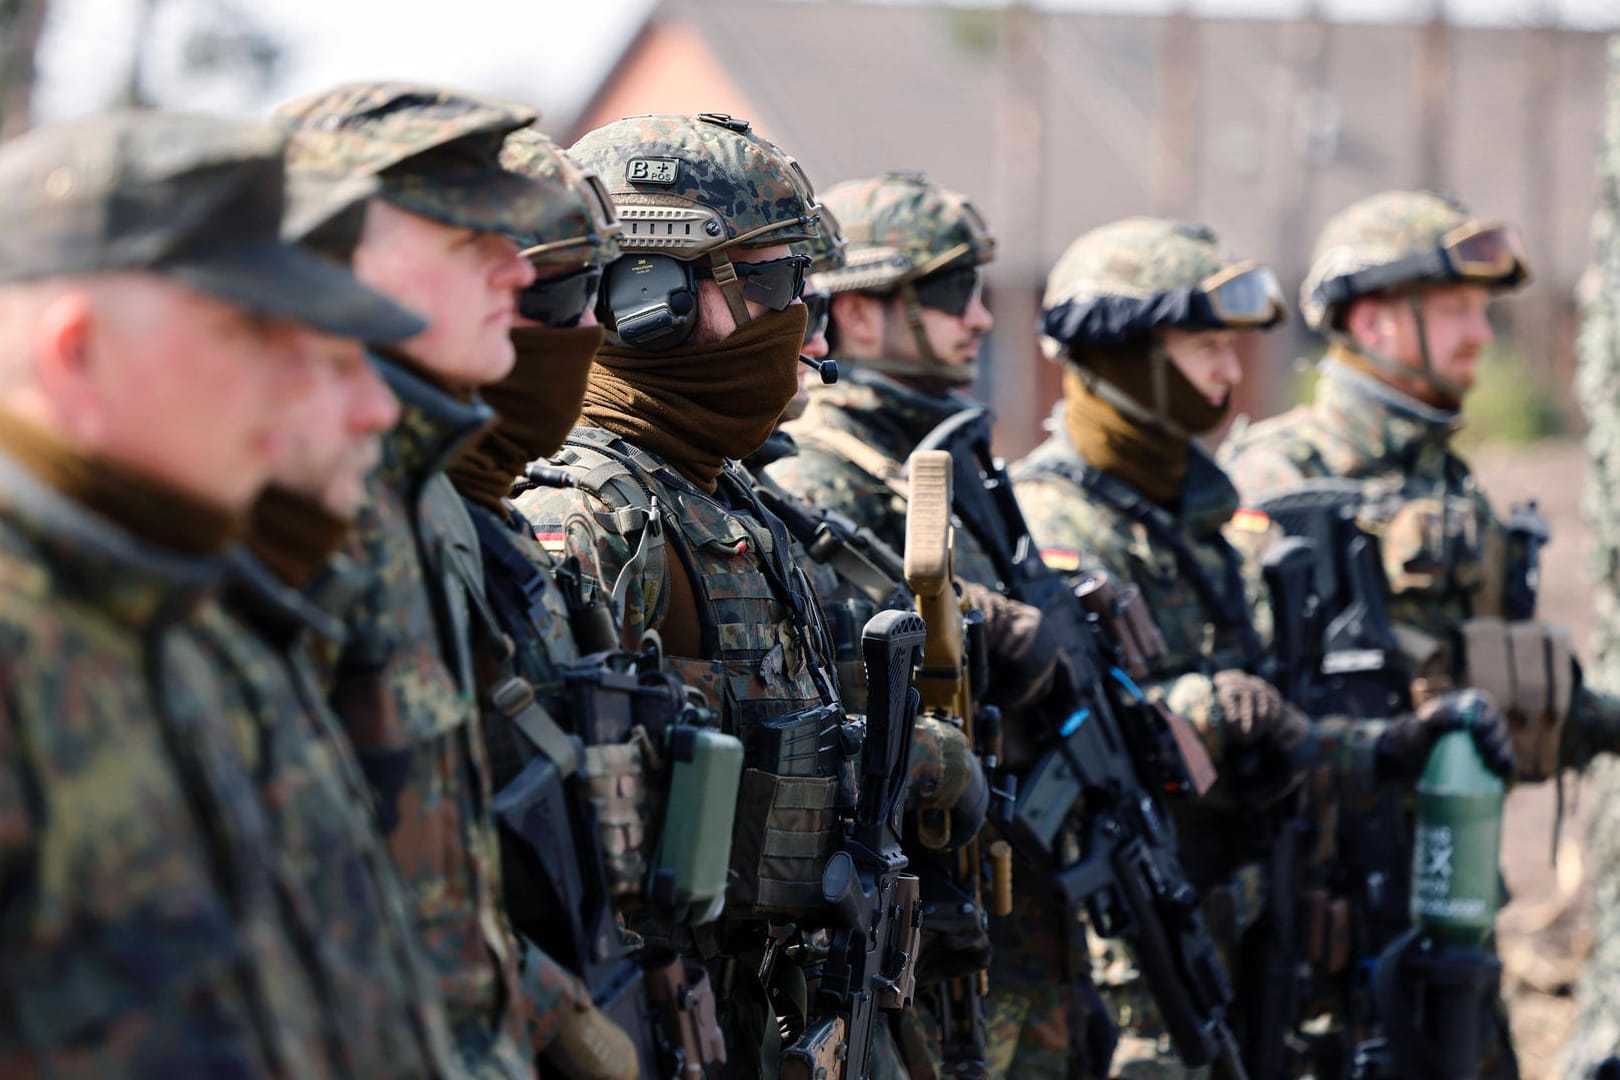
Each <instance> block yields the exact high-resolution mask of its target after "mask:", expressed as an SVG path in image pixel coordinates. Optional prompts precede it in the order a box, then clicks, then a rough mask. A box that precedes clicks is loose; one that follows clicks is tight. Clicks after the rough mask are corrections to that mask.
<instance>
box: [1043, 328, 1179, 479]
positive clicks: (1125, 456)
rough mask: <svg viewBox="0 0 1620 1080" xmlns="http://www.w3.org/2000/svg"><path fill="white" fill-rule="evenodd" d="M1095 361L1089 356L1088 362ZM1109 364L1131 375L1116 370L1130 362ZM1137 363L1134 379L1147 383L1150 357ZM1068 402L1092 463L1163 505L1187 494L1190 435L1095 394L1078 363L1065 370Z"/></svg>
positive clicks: (1072, 428) (1075, 434)
mask: <svg viewBox="0 0 1620 1080" xmlns="http://www.w3.org/2000/svg"><path fill="white" fill-rule="evenodd" d="M1091 359H1092V358H1091V357H1088V358H1087V361H1088V363H1090V361H1091ZM1108 366H1109V367H1110V374H1114V373H1117V374H1128V369H1127V370H1121V371H1117V372H1115V371H1114V370H1113V369H1114V368H1115V367H1118V368H1126V365H1125V364H1120V365H1108ZM1134 366H1135V368H1136V369H1137V371H1138V372H1140V373H1141V374H1139V375H1138V376H1137V377H1136V378H1135V379H1134V380H1128V381H1136V382H1145V381H1146V379H1145V378H1144V376H1145V375H1146V372H1147V368H1148V361H1147V358H1146V357H1139V358H1138V359H1137V360H1136V361H1135V364H1134ZM1093 370H1096V369H1093ZM1097 374H1098V375H1099V376H1101V377H1102V378H1105V379H1109V381H1110V382H1113V381H1114V380H1113V379H1112V378H1110V374H1104V373H1103V372H1102V371H1100V370H1099V371H1097ZM1115 385H1116V386H1118V385H1119V384H1118V383H1115ZM1120 389H1121V390H1123V391H1124V392H1125V393H1127V394H1129V395H1130V397H1131V398H1132V400H1135V401H1140V400H1141V398H1139V397H1137V394H1136V388H1135V387H1126V386H1122V387H1120ZM1063 401H1064V414H1063V419H1064V424H1065V426H1066V428H1067V430H1068V433H1069V438H1070V439H1071V440H1072V441H1073V442H1074V445H1075V449H1077V450H1079V451H1080V456H1081V457H1082V458H1084V459H1085V460H1086V463H1087V464H1088V465H1090V466H1091V467H1092V468H1094V469H1099V470H1101V471H1103V472H1107V473H1113V474H1115V475H1116V476H1118V477H1119V478H1120V479H1122V480H1124V481H1125V482H1126V483H1128V484H1130V485H1131V486H1132V487H1134V488H1135V489H1136V490H1137V491H1140V492H1141V493H1142V494H1143V495H1146V496H1147V497H1148V498H1149V499H1152V500H1153V501H1154V502H1156V503H1159V504H1160V505H1169V504H1170V503H1172V502H1174V501H1175V500H1176V499H1177V498H1178V497H1179V496H1180V495H1181V481H1182V479H1183V478H1185V476H1186V475H1187V440H1186V439H1183V438H1178V437H1177V436H1174V435H1171V434H1170V433H1169V432H1167V431H1164V430H1162V429H1160V428H1157V427H1152V426H1150V425H1147V424H1142V423H1138V422H1137V421H1135V420H1133V419H1131V418H1130V417H1128V416H1126V415H1125V414H1124V413H1122V412H1120V411H1119V410H1118V409H1117V408H1115V407H1114V406H1113V405H1111V404H1109V403H1108V402H1106V401H1104V400H1103V399H1102V398H1100V397H1097V396H1096V395H1095V394H1093V393H1092V392H1091V390H1090V388H1089V387H1087V386H1086V384H1085V380H1084V379H1083V377H1082V376H1081V374H1080V372H1079V371H1078V370H1076V369H1075V368H1074V367H1073V366H1072V365H1065V366H1064V368H1063Z"/></svg>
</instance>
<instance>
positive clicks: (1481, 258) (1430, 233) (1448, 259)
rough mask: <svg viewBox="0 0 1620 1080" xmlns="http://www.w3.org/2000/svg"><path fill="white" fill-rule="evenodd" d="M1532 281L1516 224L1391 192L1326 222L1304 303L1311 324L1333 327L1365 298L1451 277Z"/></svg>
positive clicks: (1436, 198) (1303, 289) (1501, 285)
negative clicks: (1487, 219) (1353, 304)
mask: <svg viewBox="0 0 1620 1080" xmlns="http://www.w3.org/2000/svg"><path fill="white" fill-rule="evenodd" d="M1529 280H1530V263H1529V260H1528V259H1526V258H1525V254H1524V246H1523V244H1522V243H1521V242H1520V240H1519V234H1518V231H1517V230H1515V229H1514V228H1513V226H1511V225H1503V224H1499V223H1495V222H1484V221H1478V220H1476V219H1474V217H1473V216H1472V215H1471V214H1470V213H1469V212H1468V208H1467V207H1466V206H1464V205H1463V204H1462V203H1460V202H1458V201H1457V200H1456V199H1454V198H1452V197H1451V196H1449V195H1443V194H1440V193H1438V192H1433V191H1386V192H1383V193H1382V194H1379V195H1373V196H1371V197H1370V198H1366V199H1363V200H1361V201H1360V202H1358V203H1354V204H1352V205H1351V206H1349V207H1346V208H1345V209H1344V210H1341V211H1340V212H1339V213H1337V214H1335V215H1334V216H1333V217H1332V218H1331V219H1330V220H1329V221H1328V223H1327V225H1325V226H1324V227H1323V229H1322V234H1321V236H1319V237H1318V238H1317V241H1316V250H1315V252H1314V253H1313V254H1312V256H1311V267H1310V270H1309V271H1308V272H1307V273H1306V275H1305V281H1304V283H1303V284H1302V285H1301V286H1300V291H1299V303H1300V310H1301V312H1302V313H1303V314H1304V316H1305V321H1306V323H1307V324H1309V325H1310V326H1311V327H1312V328H1313V329H1316V330H1320V331H1323V332H1326V331H1329V330H1333V329H1337V323H1338V321H1339V318H1340V316H1341V315H1342V314H1343V312H1344V310H1345V308H1346V307H1347V306H1348V305H1349V304H1350V302H1351V301H1352V300H1355V299H1357V298H1358V297H1362V296H1370V295H1372V294H1374V293H1380V292H1391V291H1404V290H1410V289H1412V288H1413V287H1417V286H1422V285H1426V284H1443V283H1446V282H1474V283H1476V284H1481V285H1486V286H1489V287H1491V288H1497V289H1512V288H1517V287H1518V286H1520V285H1522V284H1524V283H1525V282H1528V281H1529Z"/></svg>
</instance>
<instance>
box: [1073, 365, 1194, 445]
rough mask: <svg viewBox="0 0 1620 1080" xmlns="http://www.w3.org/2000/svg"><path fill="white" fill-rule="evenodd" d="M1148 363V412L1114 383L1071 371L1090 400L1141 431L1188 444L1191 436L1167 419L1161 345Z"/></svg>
mask: <svg viewBox="0 0 1620 1080" xmlns="http://www.w3.org/2000/svg"><path fill="white" fill-rule="evenodd" d="M1148 363H1149V364H1150V365H1152V371H1153V401H1154V404H1155V406H1156V407H1155V408H1151V409H1150V408H1148V407H1147V406H1146V405H1143V404H1142V403H1141V402H1140V401H1137V400H1136V399H1135V398H1133V397H1131V395H1129V394H1127V393H1126V392H1125V391H1123V390H1121V389H1120V388H1119V387H1117V386H1115V385H1114V384H1113V383H1111V382H1109V381H1108V380H1107V379H1104V378H1103V377H1102V376H1100V375H1098V374H1097V373H1096V372H1095V371H1093V370H1091V369H1090V368H1088V367H1082V366H1081V365H1079V364H1075V365H1074V368H1075V370H1076V371H1078V372H1079V373H1080V381H1081V382H1082V383H1083V384H1085V388H1086V389H1087V390H1088V391H1089V392H1090V393H1091V394H1092V396H1094V397H1097V398H1101V399H1102V400H1103V401H1106V402H1107V403H1108V404H1110V405H1112V406H1113V407H1114V408H1115V409H1117V410H1119V412H1120V413H1122V414H1123V415H1124V416H1125V417H1126V418H1127V419H1128V420H1131V421H1133V422H1135V423H1138V424H1141V425H1142V426H1143V427H1149V428H1155V429H1157V430H1159V431H1162V432H1164V433H1165V434H1166V435H1169V436H1170V437H1171V438H1173V439H1182V440H1186V441H1191V439H1192V434H1191V433H1190V432H1189V431H1188V430H1187V429H1186V428H1184V427H1182V426H1181V425H1180V424H1178V423H1176V422H1175V421H1174V420H1172V419H1170V372H1169V370H1168V369H1169V365H1170V357H1169V355H1168V354H1167V353H1166V352H1165V351H1164V347H1163V346H1162V345H1158V344H1155V345H1154V346H1153V348H1152V351H1151V352H1149V354H1148Z"/></svg>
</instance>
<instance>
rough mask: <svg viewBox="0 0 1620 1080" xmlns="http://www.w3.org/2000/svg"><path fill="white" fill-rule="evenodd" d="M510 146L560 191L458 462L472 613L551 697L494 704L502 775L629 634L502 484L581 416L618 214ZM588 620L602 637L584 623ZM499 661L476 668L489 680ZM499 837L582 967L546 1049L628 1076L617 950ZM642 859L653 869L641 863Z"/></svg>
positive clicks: (541, 1045)
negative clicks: (472, 435) (479, 591)
mask: <svg viewBox="0 0 1620 1080" xmlns="http://www.w3.org/2000/svg"><path fill="white" fill-rule="evenodd" d="M501 158H502V161H503V163H504V164H505V165H506V167H507V168H509V169H511V170H512V171H514V172H517V173H519V174H521V175H524V176H529V177H532V178H533V179H535V180H536V181H538V182H541V183H544V184H547V185H548V186H550V187H551V188H553V194H552V196H551V197H550V198H549V199H548V201H547V205H546V213H545V216H544V217H542V218H537V219H535V220H533V221H530V222H527V223H525V224H524V226H523V227H522V228H512V229H510V230H508V231H507V236H508V238H510V239H511V240H512V242H513V243H514V244H516V245H517V246H518V248H519V251H520V254H522V255H523V257H524V258H526V259H528V260H529V262H530V264H531V265H532V266H533V267H534V269H535V280H534V281H533V282H532V283H531V284H530V285H529V286H528V287H527V288H525V289H524V290H523V291H522V292H521V293H520V294H519V296H518V314H517V315H516V317H515V318H514V320H513V327H512V331H511V339H512V346H513V350H514V351H515V353H516V355H517V362H516V364H515V365H514V366H513V368H512V370H511V372H510V373H508V374H507V376H506V377H505V378H504V379H502V380H500V381H499V382H496V383H492V384H490V385H489V386H487V387H485V388H484V390H483V393H482V396H483V398H484V401H485V402H486V403H487V404H488V405H490V406H491V407H492V408H494V409H495V410H496V411H497V414H498V419H497V420H496V423H495V425H494V426H493V427H491V428H489V429H488V430H487V431H486V432H485V433H484V435H483V436H482V438H481V439H480V440H479V441H478V442H477V444H476V445H474V446H473V447H471V448H470V449H469V450H468V452H467V453H465V454H463V455H461V456H460V457H459V458H458V459H457V460H456V461H455V462H454V463H453V464H452V465H451V466H450V468H449V476H450V479H451V482H452V483H453V484H454V485H455V487H456V490H457V491H458V492H459V493H460V494H461V495H462V497H463V499H464V500H465V501H466V504H467V513H468V520H469V522H470V523H471V524H472V525H473V529H474V532H473V533H472V534H470V535H469V536H468V537H467V538H466V539H465V543H466V545H467V547H469V548H471V549H474V550H478V551H480V552H481V554H482V557H483V566H482V572H483V575H484V583H485V594H486V596H487V597H488V600H489V603H488V605H487V607H482V608H480V609H479V611H478V612H475V619H476V620H477V621H480V622H481V623H488V625H485V626H484V628H483V631H482V632H483V633H485V634H486V635H487V634H489V633H491V632H493V633H495V634H496V635H502V634H504V635H507V636H509V637H510V639H511V641H512V643H513V646H514V651H513V654H512V658H511V661H510V663H509V665H501V668H502V670H504V671H507V672H508V674H510V675H511V676H515V677H516V678H517V679H521V680H522V681H523V682H524V683H526V684H527V685H528V686H530V687H532V690H533V693H534V694H535V696H536V699H537V701H538V704H539V706H540V709H539V711H537V712H534V713H532V714H531V717H532V719H526V720H524V721H523V723H522V724H520V723H519V722H518V721H517V720H516V719H514V718H512V717H506V716H501V715H498V713H495V714H490V713H486V715H488V716H489V723H487V724H486V727H485V730H484V741H485V746H486V747H487V749H488V752H489V757H490V769H491V775H492V778H493V780H494V784H495V788H496V790H497V791H499V790H501V789H502V788H504V787H505V786H506V785H508V784H510V783H511V782H512V781H513V779H514V777H515V776H517V774H518V773H519V772H520V771H521V770H522V769H523V768H524V767H525V766H526V765H528V764H529V762H530V761H532V760H533V759H534V758H536V757H537V756H540V755H542V754H546V753H547V751H552V752H555V747H554V746H553V745H552V744H549V743H548V744H546V745H545V746H540V745H537V744H536V742H535V741H534V739H533V737H532V736H531V735H530V734H529V732H530V730H531V728H530V727H529V726H528V725H530V724H534V723H538V724H540V725H543V726H546V728H547V730H548V731H549V730H551V729H553V728H555V730H556V731H557V732H559V733H561V732H562V731H564V730H565V729H566V731H567V732H568V733H569V734H571V735H579V736H583V734H584V731H585V724H584V723H583V722H582V718H580V717H578V716H575V715H573V714H572V713H573V708H572V705H571V703H570V700H569V698H568V697H567V695H566V694H565V693H564V689H565V688H564V685H563V681H564V676H563V671H564V669H565V668H566V667H568V666H570V665H576V664H578V663H579V661H580V658H581V656H583V655H585V654H589V653H599V652H601V651H603V650H609V649H614V648H616V646H617V644H618V641H617V635H616V633H615V631H614V627H613V626H612V623H611V620H610V619H606V618H600V617H599V618H595V619H592V618H589V617H588V616H587V615H586V614H585V613H586V612H587V610H591V609H595V608H602V609H603V610H602V612H601V614H602V615H607V614H608V613H607V612H606V611H605V595H604V593H603V591H602V589H601V586H600V584H599V583H598V582H597V581H596V580H595V579H594V578H590V577H588V576H586V575H585V574H584V573H583V571H581V569H580V567H579V564H578V562H577V560H566V561H564V560H557V559H554V558H553V557H552V556H551V555H550V553H548V552H547V551H546V550H545V549H544V548H542V547H541V546H540V544H539V542H538V541H537V540H536V539H535V536H534V529H533V526H531V525H530V524H529V523H528V522H527V521H526V520H524V518H523V517H522V516H521V515H520V514H519V513H518V512H517V510H516V508H515V507H514V506H513V504H512V503H511V501H510V500H509V499H508V498H507V496H508V495H509V494H510V493H511V491H512V487H513V483H514V480H515V479H516V478H518V477H519V476H521V475H522V473H523V471H524V468H525V467H526V466H527V465H528V463H529V462H531V461H535V460H544V459H545V458H548V457H550V456H551V455H552V454H554V453H556V452H557V451H558V450H560V449H561V448H562V444H563V439H564V438H565V437H566V436H567V434H568V432H569V430H570V429H571V428H572V427H573V426H574V424H575V423H576V422H577V421H578V419H579V409H580V403H581V401H582V399H583V397H584V393H585V379H586V376H587V375H588V374H589V372H590V368H591V359H592V357H593V356H594V355H595V353H596V350H597V347H598V346H600V345H601V343H602V330H601V327H600V326H598V325H597V323H596V317H595V312H594V308H595V304H596V296H597V289H598V285H599V283H600V281H601V276H602V269H603V267H604V266H605V265H607V264H608V263H609V262H612V261H613V259H614V258H616V257H617V255H618V253H619V241H618V234H619V223H618V220H617V218H616V217H615V216H614V213H613V207H612V203H611V202H609V201H608V199H607V196H606V193H605V192H604V191H603V190H602V188H601V185H600V182H599V181H598V180H597V179H596V177H595V176H594V174H590V173H586V172H584V171H583V170H581V169H580V168H579V167H578V166H577V165H576V164H574V162H573V161H572V160H571V159H569V158H568V156H567V155H566V154H565V153H564V152H563V151H562V150H561V149H560V148H558V147H557V146H556V145H555V144H554V143H553V142H552V141H551V140H550V139H548V138H547V137H546V136H545V135H542V134H541V133H540V132H539V131H537V130H535V129H534V128H532V127H530V128H523V129H520V130H518V131H515V132H513V133H512V134H511V135H508V136H507V138H506V142H505V144H504V145H503V147H502V151H501ZM592 631H594V632H595V634H596V638H597V639H596V640H590V639H589V636H588V635H589V634H590V633H591V632H592ZM508 669H509V670H508ZM490 675H491V673H490V672H484V673H481V680H482V681H484V682H485V684H486V685H488V684H489V683H490V681H491V678H490ZM570 755H571V751H564V752H563V753H561V754H559V755H558V756H560V757H562V758H563V759H564V760H563V761H562V762H557V761H553V764H554V765H557V766H558V767H559V768H562V769H566V770H569V771H572V770H573V769H574V768H579V769H580V770H581V771H583V772H585V773H587V774H590V773H592V772H593V770H594V769H595V768H596V766H597V765H598V764H599V763H600V762H601V761H602V759H603V757H604V756H605V755H603V753H602V752H601V751H600V750H598V749H596V748H591V749H587V750H586V760H585V761H584V762H578V761H570ZM617 809H618V807H617V806H603V807H602V808H601V815H600V816H601V819H602V820H603V821H604V822H611V823H612V826H611V827H610V828H609V829H608V831H607V834H606V835H608V837H609V839H610V842H611V840H612V839H613V838H616V837H617V836H619V835H621V834H620V833H616V832H612V831H611V830H612V829H623V828H624V827H625V826H624V824H623V823H622V821H621V820H620V815H619V814H618V813H616V812H615V811H616V810H617ZM553 825H554V827H555V828H556V829H558V830H559V831H567V832H569V833H570V834H571V835H572V836H573V837H574V838H575V842H576V843H581V842H585V841H584V839H582V838H587V833H588V830H589V827H590V826H589V824H588V823H581V822H577V821H573V822H571V821H568V820H563V821H558V822H554V823H553ZM591 845H592V846H591V851H590V852H588V853H585V854H582V855H581V859H582V861H583V865H582V867H581V870H580V873H581V877H582V880H585V881H586V884H587V888H586V893H587V895H585V896H576V897H569V898H567V899H566V901H565V906H569V907H573V908H575V909H577V910H580V911H584V912H586V915H585V916H584V918H583V920H582V922H583V925H584V927H585V929H586V932H587V933H588V932H589V928H590V927H591V926H592V924H593V922H595V921H596V920H601V921H603V922H604V923H605V924H606V925H607V926H608V927H612V925H613V923H612V919H613V914H612V910H611V908H604V909H602V910H599V909H598V908H597V907H596V905H604V906H605V905H608V904H610V903H611V901H612V900H613V898H614V894H613V889H614V887H615V885H621V886H622V885H624V884H626V883H625V882H612V881H609V882H608V883H607V885H608V890H609V893H610V895H598V894H597V889H596V888H595V881H594V879H593V878H592V870H593V868H594V867H596V866H598V865H600V866H603V867H604V868H606V867H611V866H613V865H615V864H614V863H613V862H612V856H611V854H610V852H609V851H608V850H604V849H602V848H601V847H599V846H597V845H596V844H595V842H594V840H591ZM501 850H502V876H503V878H504V880H505V884H506V897H507V910H508V912H509V913H510V914H511V917H512V920H513V923H514V925H515V926H516V928H517V930H518V932H519V933H520V934H521V935H522V936H523V937H524V938H525V939H526V940H527V941H528V942H529V943H531V944H533V945H534V946H536V947H538V948H541V949H546V950H549V955H554V956H556V957H557V958H558V960H559V961H562V960H563V958H565V957H566V958H568V961H567V962H568V963H569V964H570V967H571V970H570V974H569V975H568V977H567V978H566V981H565V982H564V983H563V986H564V988H565V990H566V993H564V994H562V995H560V996H558V995H556V994H555V993H553V992H548V991H547V988H544V987H542V988H536V993H537V995H538V996H542V997H543V1000H542V1001H541V1002H540V1004H541V1005H542V1006H543V1007H540V1008H537V1009H536V1010H535V1012H536V1016H535V1019H534V1020H533V1022H531V1026H530V1035H531V1037H532V1038H533V1040H534V1043H535V1047H536V1049H537V1050H541V1051H546V1050H547V1049H548V1048H550V1053H549V1054H548V1057H549V1058H550V1063H551V1064H552V1065H553V1066H555V1068H556V1069H557V1070H558V1071H559V1072H561V1073H562V1074H563V1075H567V1076H578V1077H585V1076H621V1077H628V1076H635V1075H637V1074H638V1073H639V1072H641V1071H643V1070H651V1069H655V1068H657V1067H658V1065H657V1062H656V1061H651V1060H649V1061H645V1062H638V1061H637V1059H636V1056H635V1055H636V1046H633V1045H632V1043H631V1038H630V1036H629V1035H628V1034H627V1033H626V1032H624V1031H623V1030H620V1029H619V1028H618V1027H617V1026H615V1025H614V1024H613V1023H612V1022H611V1021H609V1020H608V1019H607V1017H606V1016H604V1014H602V1013H601V1012H600V1011H598V1010H597V1009H595V1008H593V1007H592V1004H591V990H590V987H589V986H588V985H587V984H586V983H585V982H584V981H583V980H582V979H581V977H580V976H581V975H582V974H584V971H582V970H581V969H582V968H583V967H584V966H585V965H586V964H588V963H590V962H593V961H594V962H597V963H602V962H605V961H607V960H608V954H607V953H606V951H605V950H603V951H599V952H598V953H597V954H595V955H591V954H587V955H583V956H573V955H572V953H574V952H575V951H577V950H576V947H575V946H576V943H575V942H574V941H573V940H572V937H571V934H570V926H571V919H570V917H569V916H568V915H567V914H566V913H565V912H562V911H558V910H556V909H555V908H554V907H552V906H551V904H550V902H549V901H548V899H547V897H548V896H549V895H550V894H551V892H552V891H553V890H555V891H557V892H561V891H562V889H561V887H560V886H559V885H558V884H557V883H552V882H549V881H547V880H546V874H545V869H544V865H543V860H541V859H538V858H537V857H536V856H535V854H534V853H533V852H532V851H530V850H528V849H527V848H526V847H525V844H524V842H523V841H522V840H521V839H519V838H517V837H516V836H514V835H512V834H511V833H509V831H508V830H505V829H503V830H502V844H501ZM641 870H642V873H643V874H644V873H645V867H641ZM636 884H638V885H639V884H640V881H639V879H638V880H637V881H636ZM592 944H593V947H594V943H592ZM549 985H550V984H549V983H548V987H549ZM626 993H628V994H631V995H634V996H637V997H639V998H641V999H642V1000H641V1002H640V1006H639V1011H640V1012H641V1013H647V1012H648V1011H649V1010H648V1006H647V1004H646V1001H645V991H644V990H643V989H642V988H641V986H640V985H639V984H637V985H636V986H634V987H632V988H631V989H629V990H628V991H626ZM553 998H556V1001H555V1004H553V1001H552V999H553ZM640 1041H641V1042H642V1043H644V1044H645V1045H644V1046H643V1049H648V1048H650V1046H651V1043H652V1040H651V1039H650V1038H647V1039H643V1040H640Z"/></svg>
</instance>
